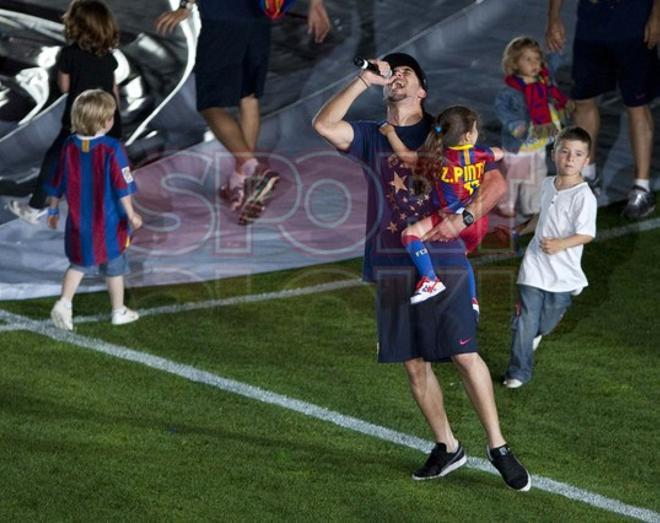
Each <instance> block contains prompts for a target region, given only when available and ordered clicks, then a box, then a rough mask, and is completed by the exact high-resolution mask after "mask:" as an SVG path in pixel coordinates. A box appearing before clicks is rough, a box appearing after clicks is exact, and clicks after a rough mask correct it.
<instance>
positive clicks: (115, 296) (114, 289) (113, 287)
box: [105, 276, 140, 325]
mask: <svg viewBox="0 0 660 523" xmlns="http://www.w3.org/2000/svg"><path fill="white" fill-rule="evenodd" d="M105 283H106V285H107V286H108V294H110V303H111V304H112V324H113V325H125V324H127V323H132V322H134V321H135V320H137V319H138V318H139V317H140V314H139V313H138V312H137V311H134V310H131V309H129V308H128V307H126V306H125V305H124V277H123V276H108V277H106V279H105Z"/></svg>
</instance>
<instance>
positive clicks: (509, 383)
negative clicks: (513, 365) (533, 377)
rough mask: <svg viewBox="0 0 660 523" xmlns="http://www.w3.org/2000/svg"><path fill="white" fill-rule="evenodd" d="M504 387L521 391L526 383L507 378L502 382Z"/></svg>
mask: <svg viewBox="0 0 660 523" xmlns="http://www.w3.org/2000/svg"><path fill="white" fill-rule="evenodd" d="M502 385H504V386H505V387H506V388H507V389H519V388H520V387H522V386H523V385H524V383H523V382H522V381H520V380H517V379H516V378H506V379H505V380H504V381H503V382H502Z"/></svg>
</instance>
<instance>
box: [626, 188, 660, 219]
mask: <svg viewBox="0 0 660 523" xmlns="http://www.w3.org/2000/svg"><path fill="white" fill-rule="evenodd" d="M653 211H655V195H654V194H653V193H652V192H650V191H647V190H646V189H644V188H643V187H640V186H638V185H635V186H634V187H633V188H632V191H630V193H629V194H628V203H627V204H626V206H625V208H624V209H623V216H624V217H626V218H628V219H629V220H641V219H642V218H646V217H647V216H648V215H649V214H651V213H652V212H653Z"/></svg>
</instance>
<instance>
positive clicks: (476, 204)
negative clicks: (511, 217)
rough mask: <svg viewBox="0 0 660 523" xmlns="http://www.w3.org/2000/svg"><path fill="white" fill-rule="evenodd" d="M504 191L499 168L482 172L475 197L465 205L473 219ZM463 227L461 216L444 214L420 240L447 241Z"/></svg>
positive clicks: (481, 214)
mask: <svg viewBox="0 0 660 523" xmlns="http://www.w3.org/2000/svg"><path fill="white" fill-rule="evenodd" d="M505 193H506V181H505V180H504V177H503V176H502V173H500V171H499V169H492V170H490V171H488V172H486V173H485V174H484V179H483V181H482V182H481V187H479V193H478V194H477V196H476V198H475V199H474V200H473V201H472V203H470V205H468V206H466V207H465V208H466V210H468V211H469V212H470V213H471V214H472V215H473V216H474V219H475V221H476V220H478V219H479V218H481V217H482V216H485V215H486V214H488V213H489V212H490V210H491V209H492V208H493V207H495V205H496V204H497V202H498V201H500V199H501V198H502V196H504V194H505ZM463 229H465V224H464V223H463V216H461V215H460V214H446V215H444V219H443V220H442V221H441V222H440V223H439V224H438V225H436V226H435V227H434V228H433V229H431V230H430V231H429V232H427V233H426V234H425V235H424V237H423V238H422V240H424V241H427V240H428V241H447V240H453V239H454V238H457V237H458V235H459V234H460V233H461V231H463Z"/></svg>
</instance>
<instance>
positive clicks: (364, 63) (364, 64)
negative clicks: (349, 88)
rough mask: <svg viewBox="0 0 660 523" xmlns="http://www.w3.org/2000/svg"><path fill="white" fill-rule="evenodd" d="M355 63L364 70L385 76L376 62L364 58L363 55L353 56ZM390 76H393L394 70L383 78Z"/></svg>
mask: <svg viewBox="0 0 660 523" xmlns="http://www.w3.org/2000/svg"><path fill="white" fill-rule="evenodd" d="M353 65H355V67H359V68H360V69H362V70H363V71H371V72H372V73H376V74H377V75H379V76H383V75H382V74H380V69H378V66H377V65H376V64H372V63H371V62H370V61H368V60H366V59H364V58H362V57H361V56H356V57H355V58H353ZM390 76H392V71H390V74H388V75H387V76H383V78H389V77H390Z"/></svg>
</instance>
